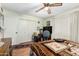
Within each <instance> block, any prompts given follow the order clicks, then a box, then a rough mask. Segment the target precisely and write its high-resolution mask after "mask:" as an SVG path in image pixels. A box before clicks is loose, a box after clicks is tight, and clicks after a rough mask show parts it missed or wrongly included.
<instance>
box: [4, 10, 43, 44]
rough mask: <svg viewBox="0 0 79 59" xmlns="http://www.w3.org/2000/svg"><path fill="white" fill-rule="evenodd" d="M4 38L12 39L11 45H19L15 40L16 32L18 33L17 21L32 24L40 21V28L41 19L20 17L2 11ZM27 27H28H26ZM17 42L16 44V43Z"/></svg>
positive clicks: (7, 11)
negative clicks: (31, 22) (25, 21)
mask: <svg viewBox="0 0 79 59" xmlns="http://www.w3.org/2000/svg"><path fill="white" fill-rule="evenodd" d="M3 14H4V28H5V29H4V37H12V44H19V41H20V40H19V39H17V34H16V32H17V31H18V29H17V28H18V24H19V20H27V21H28V20H30V21H34V22H38V21H40V22H41V23H40V24H39V26H41V27H42V21H41V20H42V19H41V18H38V17H35V16H30V15H21V14H18V13H16V12H14V11H11V10H7V9H4V13H3ZM28 26H29V25H28ZM16 41H17V42H16Z"/></svg>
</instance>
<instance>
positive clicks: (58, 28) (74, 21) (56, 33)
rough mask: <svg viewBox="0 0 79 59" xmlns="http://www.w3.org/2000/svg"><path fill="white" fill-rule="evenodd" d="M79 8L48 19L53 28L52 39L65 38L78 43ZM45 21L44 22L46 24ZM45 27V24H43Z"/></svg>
mask: <svg viewBox="0 0 79 59" xmlns="http://www.w3.org/2000/svg"><path fill="white" fill-rule="evenodd" d="M78 10H79V8H77V9H74V10H70V11H67V12H64V13H62V14H59V15H56V16H55V17H49V18H48V19H47V20H46V21H48V20H50V21H51V25H52V26H53V33H52V38H65V39H70V40H73V41H77V42H78V41H79V39H78V38H79V33H78V32H79V29H78V28H79V26H78V25H79V24H78V23H79V21H78V20H79V12H78ZM46 21H45V22H46ZM44 25H45V23H44Z"/></svg>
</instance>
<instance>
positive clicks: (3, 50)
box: [0, 38, 12, 56]
mask: <svg viewBox="0 0 79 59" xmlns="http://www.w3.org/2000/svg"><path fill="white" fill-rule="evenodd" d="M1 41H2V42H4V45H3V46H2V47H0V56H6V55H10V47H11V42H12V41H11V38H2V39H1Z"/></svg>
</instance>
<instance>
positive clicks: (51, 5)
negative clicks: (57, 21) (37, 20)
mask: <svg viewBox="0 0 79 59" xmlns="http://www.w3.org/2000/svg"><path fill="white" fill-rule="evenodd" d="M58 6H62V3H43V7H42V8H40V9H38V10H36V12H39V11H41V10H43V9H45V10H46V11H47V12H48V14H51V9H50V8H51V7H58Z"/></svg>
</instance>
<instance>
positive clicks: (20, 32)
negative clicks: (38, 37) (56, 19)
mask: <svg viewBox="0 0 79 59" xmlns="http://www.w3.org/2000/svg"><path fill="white" fill-rule="evenodd" d="M36 31H37V23H36V22H34V21H28V20H19V23H18V27H17V33H16V34H17V40H16V43H17V44H19V43H23V42H27V41H32V34H33V32H36Z"/></svg>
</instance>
